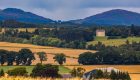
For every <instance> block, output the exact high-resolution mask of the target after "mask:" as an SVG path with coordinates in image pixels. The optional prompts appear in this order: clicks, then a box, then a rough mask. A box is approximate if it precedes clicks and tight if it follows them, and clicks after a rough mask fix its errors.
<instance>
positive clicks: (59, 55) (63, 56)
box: [53, 53, 66, 65]
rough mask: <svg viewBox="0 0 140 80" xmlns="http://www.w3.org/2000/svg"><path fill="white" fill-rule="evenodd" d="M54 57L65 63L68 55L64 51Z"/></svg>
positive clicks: (61, 63) (60, 62)
mask: <svg viewBox="0 0 140 80" xmlns="http://www.w3.org/2000/svg"><path fill="white" fill-rule="evenodd" d="M53 59H54V60H55V61H56V62H58V63H59V64H60V65H63V63H65V62H66V56H65V54H63V53H60V54H56V55H55V56H54V57H53Z"/></svg>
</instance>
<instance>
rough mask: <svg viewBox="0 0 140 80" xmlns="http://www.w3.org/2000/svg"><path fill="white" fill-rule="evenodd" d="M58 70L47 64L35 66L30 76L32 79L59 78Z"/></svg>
mask: <svg viewBox="0 0 140 80" xmlns="http://www.w3.org/2000/svg"><path fill="white" fill-rule="evenodd" d="M58 71H59V68H58V66H55V65H51V64H47V65H42V64H37V65H36V66H35V67H34V68H33V70H32V73H31V76H33V77H52V78H54V77H60V75H59V74H58Z"/></svg>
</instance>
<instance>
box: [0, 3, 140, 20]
mask: <svg viewBox="0 0 140 80" xmlns="http://www.w3.org/2000/svg"><path fill="white" fill-rule="evenodd" d="M5 8H19V9H22V10H24V11H27V12H32V13H35V14H37V15H40V16H43V17H46V18H50V19H53V20H63V21H67V20H74V19H83V18H85V17H89V16H92V15H95V14H98V13H102V12H104V11H108V10H112V9H125V10H129V11H133V12H138V13H140V0H0V9H5Z"/></svg>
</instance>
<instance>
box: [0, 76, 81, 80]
mask: <svg viewBox="0 0 140 80" xmlns="http://www.w3.org/2000/svg"><path fill="white" fill-rule="evenodd" d="M0 80H63V79H62V78H56V79H52V78H31V77H1V78H0ZM64 80H82V79H80V78H70V79H64Z"/></svg>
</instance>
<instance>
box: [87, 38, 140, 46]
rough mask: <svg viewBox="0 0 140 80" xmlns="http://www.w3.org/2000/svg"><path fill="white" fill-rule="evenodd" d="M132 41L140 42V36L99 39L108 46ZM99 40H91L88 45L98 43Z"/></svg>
mask: <svg viewBox="0 0 140 80" xmlns="http://www.w3.org/2000/svg"><path fill="white" fill-rule="evenodd" d="M127 40H128V41H130V43H131V42H133V41H134V42H140V37H128V38H124V39H109V40H99V41H100V42H102V43H103V44H105V45H106V46H120V45H123V44H125V43H126V41H127ZM97 43H98V40H97V41H90V42H88V45H90V44H93V45H95V44H97Z"/></svg>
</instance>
